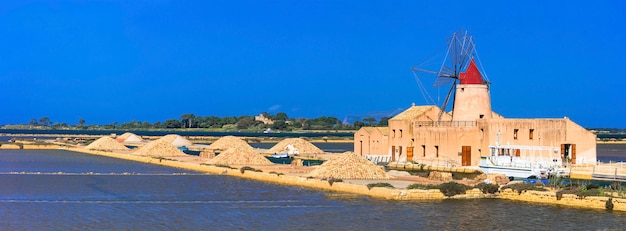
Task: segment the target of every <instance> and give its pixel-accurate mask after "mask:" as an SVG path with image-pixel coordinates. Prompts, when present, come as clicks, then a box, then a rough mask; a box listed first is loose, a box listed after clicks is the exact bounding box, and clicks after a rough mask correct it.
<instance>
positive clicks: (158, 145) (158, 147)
mask: <svg viewBox="0 0 626 231" xmlns="http://www.w3.org/2000/svg"><path fill="white" fill-rule="evenodd" d="M163 138H164V137H161V138H160V139H158V140H155V141H151V142H150V143H147V144H146V145H144V146H143V147H140V148H139V149H138V150H137V151H135V152H133V154H135V155H139V156H153V157H175V156H187V154H185V153H184V152H183V151H181V150H179V149H178V148H177V147H176V146H174V145H173V144H172V140H171V139H170V138H168V139H163Z"/></svg>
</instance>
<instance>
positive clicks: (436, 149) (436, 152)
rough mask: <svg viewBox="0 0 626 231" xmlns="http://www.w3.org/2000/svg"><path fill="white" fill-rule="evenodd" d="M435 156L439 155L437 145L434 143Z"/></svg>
mask: <svg viewBox="0 0 626 231" xmlns="http://www.w3.org/2000/svg"><path fill="white" fill-rule="evenodd" d="M435 156H436V157H439V146H437V145H435Z"/></svg>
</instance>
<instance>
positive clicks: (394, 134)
mask: <svg viewBox="0 0 626 231" xmlns="http://www.w3.org/2000/svg"><path fill="white" fill-rule="evenodd" d="M392 131H393V136H392V137H393V138H395V137H396V129H393V130H392Z"/></svg>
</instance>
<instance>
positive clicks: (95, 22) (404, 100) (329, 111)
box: [0, 0, 626, 128]
mask: <svg viewBox="0 0 626 231" xmlns="http://www.w3.org/2000/svg"><path fill="white" fill-rule="evenodd" d="M460 29H467V30H468V31H469V32H470V33H471V34H472V35H473V36H474V39H475V41H476V46H477V51H478V54H479V55H480V59H481V61H482V64H483V66H484V68H485V70H486V72H487V74H488V76H489V80H490V81H491V82H492V83H493V84H492V85H491V96H492V105H493V109H494V111H496V112H498V113H500V114H502V115H503V116H505V117H509V118H533V117H539V118H562V117H564V116H567V117H569V118H571V119H572V120H573V121H575V122H577V123H579V124H580V125H582V126H584V127H594V128H595V127H616V128H626V96H625V95H626V94H625V92H624V82H625V79H626V72H625V71H624V67H626V45H625V44H626V2H625V1H567V2H551V1H547V2H546V1H503V2H499V1H496V2H492V1H487V2H482V3H473V2H472V1H452V2H447V1H446V2H444V1H306V0H305V1H291V0H285V1H15V2H14V1H7V2H3V3H1V4H0V35H1V36H0V80H1V85H0V98H1V99H2V103H1V105H0V108H1V109H0V110H1V111H0V115H1V116H0V124H11V123H28V122H29V120H30V118H40V117H42V116H47V117H49V118H50V119H51V120H52V121H53V122H67V123H69V124H76V123H78V120H79V119H85V120H86V121H87V124H106V123H113V122H115V121H118V122H127V121H130V120H139V121H149V122H155V121H164V120H166V119H178V118H179V117H180V115H182V114H185V113H193V114H195V115H199V116H207V115H216V116H239V115H255V114H258V113H260V112H270V113H272V114H275V113H276V112H285V113H287V115H289V117H305V118H314V117H319V116H335V117H337V118H339V119H343V118H344V117H346V116H355V115H368V114H370V113H373V112H391V111H394V110H397V109H399V108H401V109H405V108H407V107H409V106H410V105H411V103H412V102H415V103H416V104H418V105H421V104H426V103H427V102H426V101H425V100H424V99H423V97H422V96H421V94H420V91H419V89H418V86H417V83H416V81H415V79H414V77H413V74H412V72H411V71H410V69H411V67H413V66H415V65H418V64H420V63H421V62H422V61H423V60H424V59H426V58H428V57H432V56H433V54H439V53H441V52H445V49H446V38H447V37H448V36H450V35H451V34H452V33H453V32H455V31H459V30H460ZM435 62H439V60H437V61H435ZM423 81H424V83H425V84H426V85H428V87H429V88H430V86H431V85H432V82H433V81H434V79H430V78H426V77H424V78H423ZM431 90H432V94H433V97H435V98H436V96H437V91H436V90H434V89H431Z"/></svg>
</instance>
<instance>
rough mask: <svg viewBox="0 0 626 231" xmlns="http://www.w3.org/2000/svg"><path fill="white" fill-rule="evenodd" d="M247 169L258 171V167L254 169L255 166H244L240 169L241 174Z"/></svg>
mask: <svg viewBox="0 0 626 231" xmlns="http://www.w3.org/2000/svg"><path fill="white" fill-rule="evenodd" d="M246 170H250V171H256V169H254V168H253V167H250V166H243V167H241V169H239V171H240V172H241V174H243V173H244V172H246Z"/></svg>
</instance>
